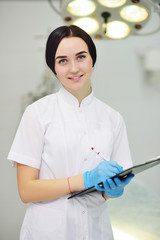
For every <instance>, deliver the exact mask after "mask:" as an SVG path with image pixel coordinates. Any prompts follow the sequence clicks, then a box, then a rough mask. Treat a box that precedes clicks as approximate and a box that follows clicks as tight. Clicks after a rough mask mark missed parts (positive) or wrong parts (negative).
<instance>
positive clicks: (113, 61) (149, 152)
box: [0, 0, 160, 240]
mask: <svg viewBox="0 0 160 240" xmlns="http://www.w3.org/2000/svg"><path fill="white" fill-rule="evenodd" d="M84 1H85V0H83V2H84ZM69 2H71V1H68V0H66V1H62V0H59V1H58V0H51V1H50V0H49V1H48V0H46V1H41V0H35V1H27V0H23V1H18V0H12V1H11V0H6V1H0V29H1V37H0V53H1V54H0V63H1V71H0V82H1V89H0V91H1V94H0V107H1V118H0V133H1V134H0V139H1V140H0V142H1V151H0V155H1V168H0V175H1V181H0V185H1V186H0V188H1V200H0V201H1V205H0V212H1V214H0V229H1V230H0V239H2V240H17V239H19V232H20V228H21V224H22V221H23V217H24V214H25V210H26V208H27V205H26V204H24V203H22V201H21V200H20V197H19V194H18V189H17V180H16V169H15V168H13V167H12V165H11V163H10V162H9V161H8V160H7V156H8V152H9V150H10V147H11V144H12V141H13V138H14V135H15V132H16V129H17V127H18V124H19V121H20V119H21V117H22V114H23V112H24V110H25V108H26V107H27V106H28V105H29V104H30V103H32V102H33V101H35V100H37V99H39V98H41V97H43V96H45V95H47V94H52V93H54V92H56V91H57V90H58V89H59V87H60V83H59V82H58V80H57V79H56V77H55V76H54V75H53V74H52V72H51V71H50V70H49V68H48V67H47V65H46V63H45V46H46V40H47V37H48V35H49V33H50V32H51V31H52V30H53V29H55V28H56V27H59V26H61V25H70V24H72V20H74V21H75V19H76V18H77V16H76V15H73V16H72V14H71V13H70V12H69V11H68V10H67V9H66V6H67V4H68V3H69ZM99 2H103V1H97V0H95V1H94V0H93V3H95V5H96V6H99V5H100V3H99ZM110 2H113V1H110ZM114 2H116V1H114ZM117 2H118V1H117ZM127 2H129V3H130V4H131V3H132V4H136V3H137V2H138V4H142V3H143V2H146V6H145V9H149V10H148V12H147V14H148V18H147V20H146V22H145V20H144V19H143V20H141V22H139V23H136V28H135V23H134V21H133V22H131V25H130V26H129V31H128V32H127V33H126V35H124V36H123V35H122V36H121V35H120V36H119V35H116V34H117V32H116V33H113V35H112V31H111V33H110V34H108V35H107V33H109V25H107V24H108V23H109V22H110V17H112V16H113V17H114V13H112V14H111V15H112V16H108V15H106V12H107V13H108V8H107V11H106V6H103V5H100V7H99V9H98V13H94V14H93V13H91V14H93V15H94V18H95V15H96V16H97V18H99V21H100V22H99V27H98V30H97V31H96V30H95V31H94V30H93V32H91V36H92V38H93V41H94V43H95V45H96V47H97V53H98V56H97V58H98V59H97V63H96V65H95V67H94V72H93V77H92V80H91V81H92V86H93V90H94V94H95V96H96V97H98V98H99V99H101V100H102V101H104V102H105V103H106V104H108V105H110V106H111V107H112V108H114V109H116V110H117V111H119V112H120V113H121V114H122V116H123V118H124V120H125V123H126V127H127V133H128V140H129V145H130V150H131V155H132V160H133V164H134V165H137V164H141V163H144V162H145V161H147V160H149V159H152V158H154V157H157V156H160V1H157V0H146V1H140V2H139V1H129V0H128V1H127ZM116 8H118V9H120V8H121V6H118V7H115V8H114V7H109V9H111V10H110V11H113V12H114V10H115V9H116ZM103 9H105V10H103ZM102 12H103V13H104V12H105V14H103V16H102ZM116 14H117V13H116ZM116 14H115V19H116V18H117V19H118V18H119V17H117V15H116ZM99 15H100V16H99ZM133 23H134V24H133ZM128 24H129V21H128ZM101 26H103V27H101ZM85 27H86V26H85ZM107 27H108V30H107ZM120 28H121V27H120ZM86 29H87V28H86ZM114 34H115V35H114ZM159 183H160V165H158V166H156V167H153V168H151V169H148V170H146V171H144V172H143V173H139V174H137V175H136V177H135V178H134V180H133V181H132V182H131V184H130V185H129V186H127V187H126V189H125V194H124V195H123V197H121V198H119V199H115V200H112V201H109V202H108V211H109V215H110V219H111V223H112V226H113V232H114V238H115V240H158V239H160V224H159V223H160V186H159ZM117 209H118V210H117Z"/></svg>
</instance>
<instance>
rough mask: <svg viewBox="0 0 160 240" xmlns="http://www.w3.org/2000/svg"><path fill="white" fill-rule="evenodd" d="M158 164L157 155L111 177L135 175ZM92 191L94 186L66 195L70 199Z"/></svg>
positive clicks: (122, 177)
mask: <svg viewBox="0 0 160 240" xmlns="http://www.w3.org/2000/svg"><path fill="white" fill-rule="evenodd" d="M158 164H160V156H158V157H156V158H152V159H149V160H148V161H146V162H145V163H142V164H138V165H135V166H133V167H131V168H128V169H126V170H124V171H123V172H121V173H119V174H116V175H115V176H113V177H112V178H114V177H119V179H124V178H126V177H127V176H128V175H129V174H131V173H133V174H134V175H136V174H138V173H140V172H143V171H145V170H147V169H149V168H152V167H154V166H156V165H158ZM94 191H97V190H96V189H95V187H91V188H89V189H85V190H82V191H79V192H75V193H73V194H72V195H71V196H70V197H68V199H71V198H73V197H76V196H82V195H84V194H87V193H90V192H94Z"/></svg>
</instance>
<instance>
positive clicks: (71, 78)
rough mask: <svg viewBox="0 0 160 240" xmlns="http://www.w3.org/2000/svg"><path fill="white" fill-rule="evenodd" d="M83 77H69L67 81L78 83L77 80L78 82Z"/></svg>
mask: <svg viewBox="0 0 160 240" xmlns="http://www.w3.org/2000/svg"><path fill="white" fill-rule="evenodd" d="M82 76H83V74H82V75H79V76H72V77H69V78H68V79H70V80H72V81H78V80H80V78H81V77H82Z"/></svg>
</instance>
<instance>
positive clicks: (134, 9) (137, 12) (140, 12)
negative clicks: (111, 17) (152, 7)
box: [120, 5, 148, 22]
mask: <svg viewBox="0 0 160 240" xmlns="http://www.w3.org/2000/svg"><path fill="white" fill-rule="evenodd" d="M120 15H121V17H122V18H123V19H124V20H126V21H129V22H142V21H144V20H145V19H146V18H147V17H148V11H147V9H145V8H144V7H140V6H134V5H130V6H126V7H124V8H122V10H121V11H120Z"/></svg>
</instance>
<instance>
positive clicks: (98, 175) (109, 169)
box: [84, 161, 123, 191]
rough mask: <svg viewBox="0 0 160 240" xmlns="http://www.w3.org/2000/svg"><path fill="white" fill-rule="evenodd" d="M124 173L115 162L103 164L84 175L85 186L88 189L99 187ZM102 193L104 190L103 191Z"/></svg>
mask: <svg viewBox="0 0 160 240" xmlns="http://www.w3.org/2000/svg"><path fill="white" fill-rule="evenodd" d="M122 171H123V167H121V166H120V165H119V164H118V163H117V162H115V161H104V162H101V163H100V164H99V165H98V166H97V167H96V168H94V169H93V170H91V171H87V172H85V173H84V185H85V188H86V189H88V188H90V187H93V186H95V187H96V186H97V185H98V184H99V183H101V182H104V181H106V180H107V179H109V178H111V177H113V176H114V175H116V174H118V173H120V172H122ZM101 191H102V190H101Z"/></svg>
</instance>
